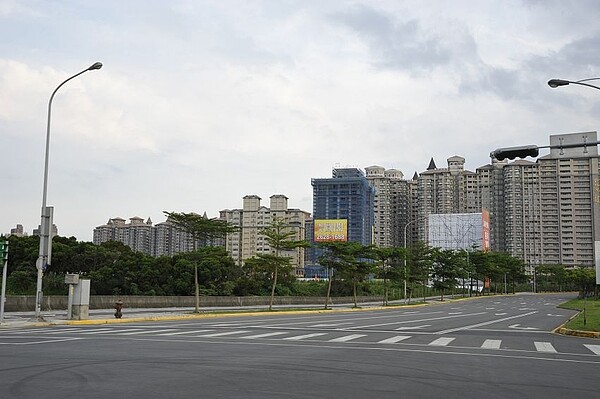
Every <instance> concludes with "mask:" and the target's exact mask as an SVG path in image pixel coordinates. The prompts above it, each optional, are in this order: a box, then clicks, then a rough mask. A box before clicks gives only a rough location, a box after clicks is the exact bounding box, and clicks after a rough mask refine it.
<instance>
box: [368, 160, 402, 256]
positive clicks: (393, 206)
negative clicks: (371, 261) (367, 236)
mask: <svg viewBox="0 0 600 399" xmlns="http://www.w3.org/2000/svg"><path fill="white" fill-rule="evenodd" d="M365 172H366V177H367V180H368V181H369V184H371V186H372V187H373V188H374V189H375V197H374V201H373V214H374V216H373V243H374V244H375V245H377V246H378V247H381V248H389V247H401V246H404V227H405V226H406V224H407V223H408V222H409V220H410V212H411V206H410V196H409V182H408V181H406V180H404V175H403V173H402V172H401V171H399V170H397V169H387V170H386V169H385V168H383V167H381V166H369V167H367V168H365ZM407 235H408V232H407ZM410 241H411V240H408V242H410Z"/></svg>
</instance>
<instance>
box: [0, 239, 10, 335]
mask: <svg viewBox="0 0 600 399" xmlns="http://www.w3.org/2000/svg"><path fill="white" fill-rule="evenodd" d="M7 242H8V241H7ZM3 263H4V265H3V266H2V295H1V296H0V324H2V322H3V321H4V302H6V269H7V267H8V266H7V265H8V261H7V260H5V261H4V262H3Z"/></svg>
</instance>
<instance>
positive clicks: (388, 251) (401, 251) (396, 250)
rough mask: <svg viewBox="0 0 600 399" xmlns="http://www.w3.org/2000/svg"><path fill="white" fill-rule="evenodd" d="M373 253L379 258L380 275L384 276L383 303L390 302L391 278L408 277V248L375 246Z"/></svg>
mask: <svg viewBox="0 0 600 399" xmlns="http://www.w3.org/2000/svg"><path fill="white" fill-rule="evenodd" d="M373 254H374V257H375V259H376V260H377V267H378V268H379V276H380V277H381V278H383V286H384V293H383V305H384V306H387V304H388V291H389V287H388V282H389V281H390V280H392V281H393V280H395V281H401V280H403V279H405V278H406V269H405V268H404V263H403V261H404V259H405V257H406V249H405V248H401V247H392V248H379V247H374V248H373Z"/></svg>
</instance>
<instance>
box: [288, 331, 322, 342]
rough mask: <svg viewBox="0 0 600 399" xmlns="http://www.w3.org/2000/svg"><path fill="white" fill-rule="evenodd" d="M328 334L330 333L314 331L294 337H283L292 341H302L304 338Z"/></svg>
mask: <svg viewBox="0 0 600 399" xmlns="http://www.w3.org/2000/svg"><path fill="white" fill-rule="evenodd" d="M327 334H328V333H312V334H304V335H296V336H294V337H286V338H283V339H287V340H290V341H300V340H302V339H308V338H314V337H320V336H322V335H327Z"/></svg>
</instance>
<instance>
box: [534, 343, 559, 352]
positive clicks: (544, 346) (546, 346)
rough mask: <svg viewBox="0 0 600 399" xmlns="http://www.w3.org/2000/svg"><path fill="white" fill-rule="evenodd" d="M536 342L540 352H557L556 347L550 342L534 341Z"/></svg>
mask: <svg viewBox="0 0 600 399" xmlns="http://www.w3.org/2000/svg"><path fill="white" fill-rule="evenodd" d="M534 344H535V349H536V350H537V351H538V352H548V353H556V349H554V346H552V344H551V343H550V342H534Z"/></svg>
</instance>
